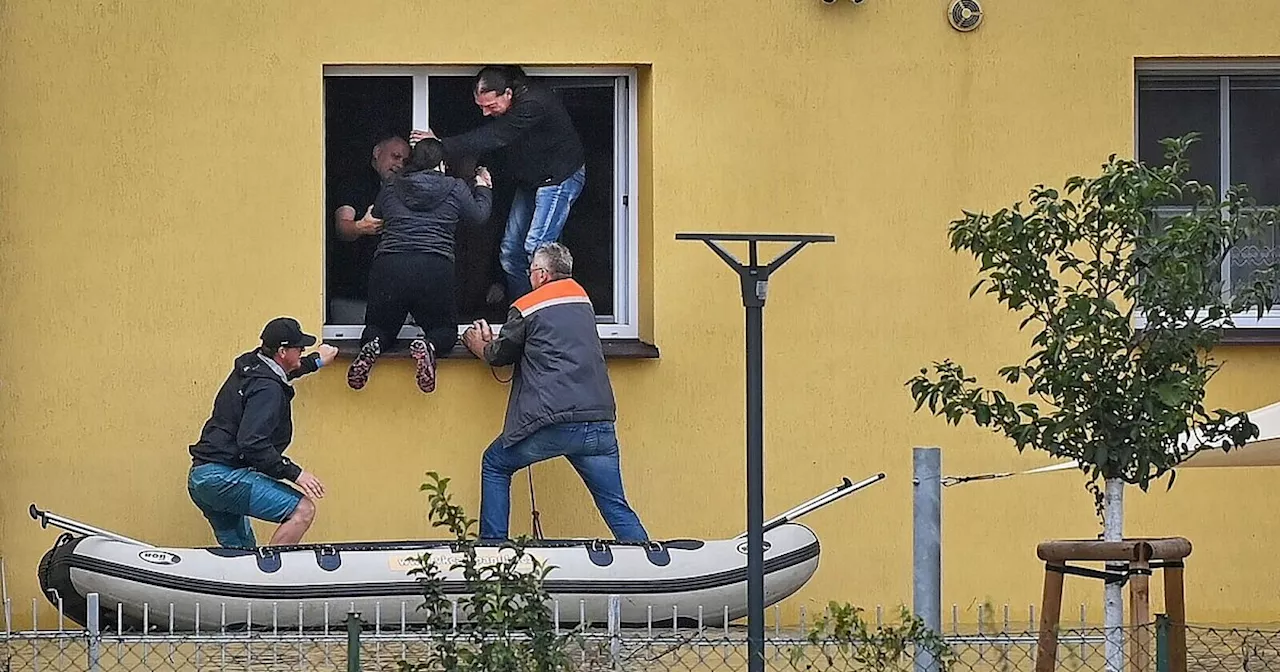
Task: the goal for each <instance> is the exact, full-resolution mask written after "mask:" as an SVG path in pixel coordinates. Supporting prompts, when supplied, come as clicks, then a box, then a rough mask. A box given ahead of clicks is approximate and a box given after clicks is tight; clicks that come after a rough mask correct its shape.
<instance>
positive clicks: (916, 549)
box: [911, 447, 942, 672]
mask: <svg viewBox="0 0 1280 672" xmlns="http://www.w3.org/2000/svg"><path fill="white" fill-rule="evenodd" d="M911 464H912V472H913V474H912V476H913V477H912V481H911V483H912V507H911V508H912V557H911V571H912V601H913V602H914V609H915V613H916V616H918V617H920V618H921V619H922V620H924V624H925V626H927V627H928V628H929V629H930V630H933V631H934V632H935V633H937V634H939V635H941V634H942V453H941V451H940V450H938V448H937V447H916V448H913V449H912V451H911ZM915 669H916V672H937V670H938V660H937V659H935V658H934V656H933V654H932V653H930V652H929V651H928V650H927V649H925V648H923V647H920V646H917V648H916V658H915Z"/></svg>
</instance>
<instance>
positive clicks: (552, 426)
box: [462, 243, 649, 541]
mask: <svg viewBox="0 0 1280 672" xmlns="http://www.w3.org/2000/svg"><path fill="white" fill-rule="evenodd" d="M572 274H573V257H572V256H570V254H569V250H568V249H566V248H565V247H564V246H563V245H561V244H559V243H549V244H546V245H543V246H542V247H539V248H538V249H537V251H536V252H534V255H533V263H532V264H531V265H530V267H529V280H530V284H531V285H532V287H533V291H532V292H530V293H529V294H526V295H525V296H522V297H520V298H519V299H517V300H516V302H515V304H514V305H512V307H511V310H510V312H509V313H508V315H507V321H506V322H505V323H504V324H503V325H502V331H501V334H500V335H497V336H495V335H494V333H493V330H492V329H491V328H490V327H489V325H488V324H487V323H486V322H485V321H484V320H477V321H476V322H475V323H473V324H472V325H471V326H470V327H468V328H467V330H466V332H464V333H463V336H462V339H463V342H464V343H465V344H466V346H467V349H469V350H470V351H471V352H472V354H474V355H475V356H476V357H479V358H480V359H483V360H484V361H485V362H487V363H489V365H491V366H506V365H508V364H514V365H515V370H514V373H513V374H512V380H511V393H510V397H509V399H508V400H507V413H506V420H505V423H504V425H503V429H502V433H501V435H499V436H498V438H497V439H495V440H494V441H493V443H491V444H490V445H489V447H488V449H486V450H485V451H484V457H483V458H482V459H481V468H480V537H481V538H483V539H505V538H507V525H508V523H509V517H510V511H511V476H512V475H513V474H515V472H517V471H519V470H520V469H524V468H526V467H528V466H530V465H532V464H534V463H536V462H541V461H543V460H548V459H551V458H553V457H565V458H566V459H568V460H569V463H570V464H571V465H573V468H574V469H575V470H576V471H577V472H578V475H579V476H580V477H581V478H582V481H583V483H585V484H586V486H587V490H588V491H590V493H591V497H592V498H593V499H594V500H595V504H596V508H597V509H598V510H599V511H600V515H601V517H603V518H604V521H605V523H607V524H608V526H609V529H610V531H612V532H613V535H614V537H615V538H616V539H618V540H620V541H648V540H649V536H648V533H647V532H646V531H645V529H644V526H643V525H641V523H640V518H639V516H637V515H636V512H635V511H634V510H632V508H631V505H630V504H628V503H627V498H626V495H625V494H624V493H623V489H622V473H621V472H622V469H621V465H620V463H619V458H618V437H617V433H616V428H615V426H614V422H615V420H616V414H617V411H616V405H615V402H614V396H613V387H612V385H611V384H610V382H609V371H608V369H607V368H606V366H605V361H604V352H603V350H602V348H601V345H600V336H599V334H598V333H597V332H596V320H595V309H594V308H592V306H591V299H589V298H588V297H587V293H586V291H585V290H584V289H583V288H582V286H581V285H579V284H578V283H577V282H576V281H574V280H573V278H572Z"/></svg>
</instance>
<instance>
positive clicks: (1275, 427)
mask: <svg viewBox="0 0 1280 672" xmlns="http://www.w3.org/2000/svg"><path fill="white" fill-rule="evenodd" d="M1248 416H1249V421H1250V422H1252V423H1253V424H1254V425H1257V427H1258V436H1257V437H1255V438H1253V439H1251V440H1250V441H1249V442H1248V443H1246V444H1245V445H1244V446H1243V447H1241V448H1232V449H1231V451H1230V452H1223V450H1222V448H1221V447H1220V446H1221V445H1222V444H1221V443H1219V444H1207V443H1205V442H1204V439H1203V437H1201V436H1200V435H1199V434H1198V433H1188V434H1184V435H1183V437H1182V438H1181V439H1180V440H1179V441H1178V453H1179V454H1180V455H1187V456H1189V457H1184V458H1183V459H1182V460H1181V461H1180V462H1179V463H1178V466H1177V468H1178V469H1188V468H1193V467H1280V402H1276V403H1274V404H1271V405H1270V406H1264V407H1262V408H1259V409H1257V410H1254V411H1249V412H1248ZM1224 442H1225V440H1224ZM1078 468H1079V467H1078V466H1077V463H1076V461H1075V460H1071V461H1070V462H1061V463H1059V464H1051V465H1049V466H1047V467H1039V468H1037V469H1029V470H1027V471H1020V472H1005V473H1000V474H988V475H986V476H984V477H978V478H981V479H983V480H985V479H986V478H1005V477H1008V476H1016V475H1019V474H1044V473H1049V472H1052V471H1063V470H1066V469H1078ZM978 478H974V477H962V478H959V479H956V480H957V481H958V482H963V481H967V480H978Z"/></svg>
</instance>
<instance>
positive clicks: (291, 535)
mask: <svg viewBox="0 0 1280 672" xmlns="http://www.w3.org/2000/svg"><path fill="white" fill-rule="evenodd" d="M315 343H316V338H315V336H311V335H310V334H304V333H303V332H302V327H301V326H300V325H299V324H298V322H297V320H294V319H293V318H290V317H278V318H276V319H274V320H271V321H270V322H268V323H267V325H266V327H264V328H263V330H262V345H261V346H259V347H258V348H257V349H255V350H251V351H249V352H246V353H244V354H242V355H240V356H239V357H237V358H236V360H235V365H234V366H233V367H232V370H231V374H230V375H229V376H227V379H226V381H225V382H223V384H222V387H221V388H220V389H219V390H218V395H217V396H216V397H215V398H214V400H213V411H212V413H211V414H210V416H209V420H208V421H207V422H205V424H204V428H203V429H202V430H201V432H200V439H199V440H198V441H196V443H195V444H193V445H192V446H191V447H190V449H189V450H190V452H191V470H190V471H189V472H188V474H187V492H188V493H189V494H190V495H191V501H193V502H195V505H196V506H197V507H199V508H200V511H201V512H202V513H204V516H205V518H206V519H207V520H208V521H209V526H210V527H212V528H213V534H214V536H215V537H216V538H217V540H218V544H219V545H221V546H225V547H228V548H253V547H255V546H257V541H256V540H255V539H254V536H253V528H252V527H250V525H249V518H251V517H252V518H258V519H260V520H268V521H271V522H273V523H279V524H280V527H279V528H277V529H276V532H275V534H274V535H272V537H271V542H270V543H271V544H273V545H279V544H296V543H298V542H299V541H301V540H302V535H303V534H305V533H306V531H307V529H308V528H310V527H311V521H312V520H314V519H315V513H316V507H315V500H317V499H320V498H322V497H324V485H323V484H321V483H320V480H319V479H317V478H316V477H315V476H314V475H313V474H311V473H309V472H306V471H303V470H302V468H301V467H299V466H298V465H296V464H294V463H293V462H292V461H291V460H289V458H287V457H285V456H284V451H285V449H286V448H288V447H289V443H290V441H291V440H292V439H293V417H292V403H293V394H294V389H293V386H292V384H291V381H292V380H293V379H295V378H298V377H299V376H303V375H306V374H308V373H312V372H314V371H316V370H318V369H319V368H320V367H322V366H324V365H326V364H329V363H330V362H332V361H333V359H334V357H335V356H336V355H337V354H338V349H337V348H335V347H333V346H331V345H321V346H320V347H319V348H317V351H316V352H313V353H311V354H310V355H307V356H305V357H304V356H303V355H302V351H303V350H304V349H306V348H308V347H310V346H312V345H315ZM285 481H292V482H293V483H295V484H296V485H297V486H298V488H299V489H301V492H299V491H298V490H297V489H294V488H293V487H291V486H289V485H288V484H286V483H285Z"/></svg>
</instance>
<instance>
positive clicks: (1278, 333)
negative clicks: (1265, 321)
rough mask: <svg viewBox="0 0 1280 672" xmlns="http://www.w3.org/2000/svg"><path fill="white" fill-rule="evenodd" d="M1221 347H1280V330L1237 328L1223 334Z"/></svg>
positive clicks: (1220, 341)
mask: <svg viewBox="0 0 1280 672" xmlns="http://www.w3.org/2000/svg"><path fill="white" fill-rule="evenodd" d="M1218 344H1219V345H1280V329H1272V328H1267V327H1236V328H1234V329H1226V330H1224V331H1223V332H1222V338H1221V339H1219V341H1218Z"/></svg>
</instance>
